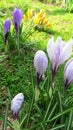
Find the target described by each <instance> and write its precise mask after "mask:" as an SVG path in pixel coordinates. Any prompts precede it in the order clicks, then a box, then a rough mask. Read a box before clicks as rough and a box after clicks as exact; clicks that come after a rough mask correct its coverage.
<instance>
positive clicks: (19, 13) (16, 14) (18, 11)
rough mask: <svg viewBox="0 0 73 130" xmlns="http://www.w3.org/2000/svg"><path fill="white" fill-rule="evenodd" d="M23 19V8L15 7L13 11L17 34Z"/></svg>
mask: <svg viewBox="0 0 73 130" xmlns="http://www.w3.org/2000/svg"><path fill="white" fill-rule="evenodd" d="M21 20H22V11H21V9H17V8H15V9H14V11H13V23H14V27H15V30H16V34H18V29H19V26H20V24H21Z"/></svg>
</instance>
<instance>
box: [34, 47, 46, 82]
mask: <svg viewBox="0 0 73 130" xmlns="http://www.w3.org/2000/svg"><path fill="white" fill-rule="evenodd" d="M47 65H48V59H47V56H46V54H45V52H44V51H42V50H39V51H37V52H36V54H35V56H34V67H35V69H36V75H37V83H38V84H39V83H40V81H41V79H42V75H43V74H44V73H45V71H46V68H47Z"/></svg>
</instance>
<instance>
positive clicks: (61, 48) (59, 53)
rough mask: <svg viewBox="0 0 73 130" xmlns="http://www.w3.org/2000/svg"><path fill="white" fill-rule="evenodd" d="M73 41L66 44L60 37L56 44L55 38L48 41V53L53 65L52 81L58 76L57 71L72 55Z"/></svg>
mask: <svg viewBox="0 0 73 130" xmlns="http://www.w3.org/2000/svg"><path fill="white" fill-rule="evenodd" d="M72 44H73V39H70V40H69V42H68V43H66V42H64V41H63V40H62V38H61V37H58V38H57V40H56V42H54V37H52V38H51V39H50V40H49V41H48V45H47V52H48V56H49V59H50V61H51V64H52V79H54V76H55V74H56V71H57V69H58V68H59V66H60V65H61V64H63V63H64V62H65V61H66V60H68V58H69V57H70V56H71V54H72Z"/></svg>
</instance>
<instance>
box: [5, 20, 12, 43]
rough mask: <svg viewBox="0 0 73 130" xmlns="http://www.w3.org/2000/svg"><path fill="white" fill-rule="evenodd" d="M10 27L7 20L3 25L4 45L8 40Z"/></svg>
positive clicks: (9, 22)
mask: <svg viewBox="0 0 73 130" xmlns="http://www.w3.org/2000/svg"><path fill="white" fill-rule="evenodd" d="M10 26H11V21H10V20H9V19H7V20H6V21H5V23H4V42H5V44H6V42H7V39H8V34H9V31H10Z"/></svg>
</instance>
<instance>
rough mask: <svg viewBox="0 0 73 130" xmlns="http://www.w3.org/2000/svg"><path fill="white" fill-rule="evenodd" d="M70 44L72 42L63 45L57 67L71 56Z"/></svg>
mask: <svg viewBox="0 0 73 130" xmlns="http://www.w3.org/2000/svg"><path fill="white" fill-rule="evenodd" d="M72 42H73V40H70V42H69V43H67V45H65V47H64V48H63V50H62V52H61V54H60V58H59V63H58V66H59V65H60V64H62V63H64V62H65V61H66V60H67V59H68V58H69V57H70V56H71V54H72Z"/></svg>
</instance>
